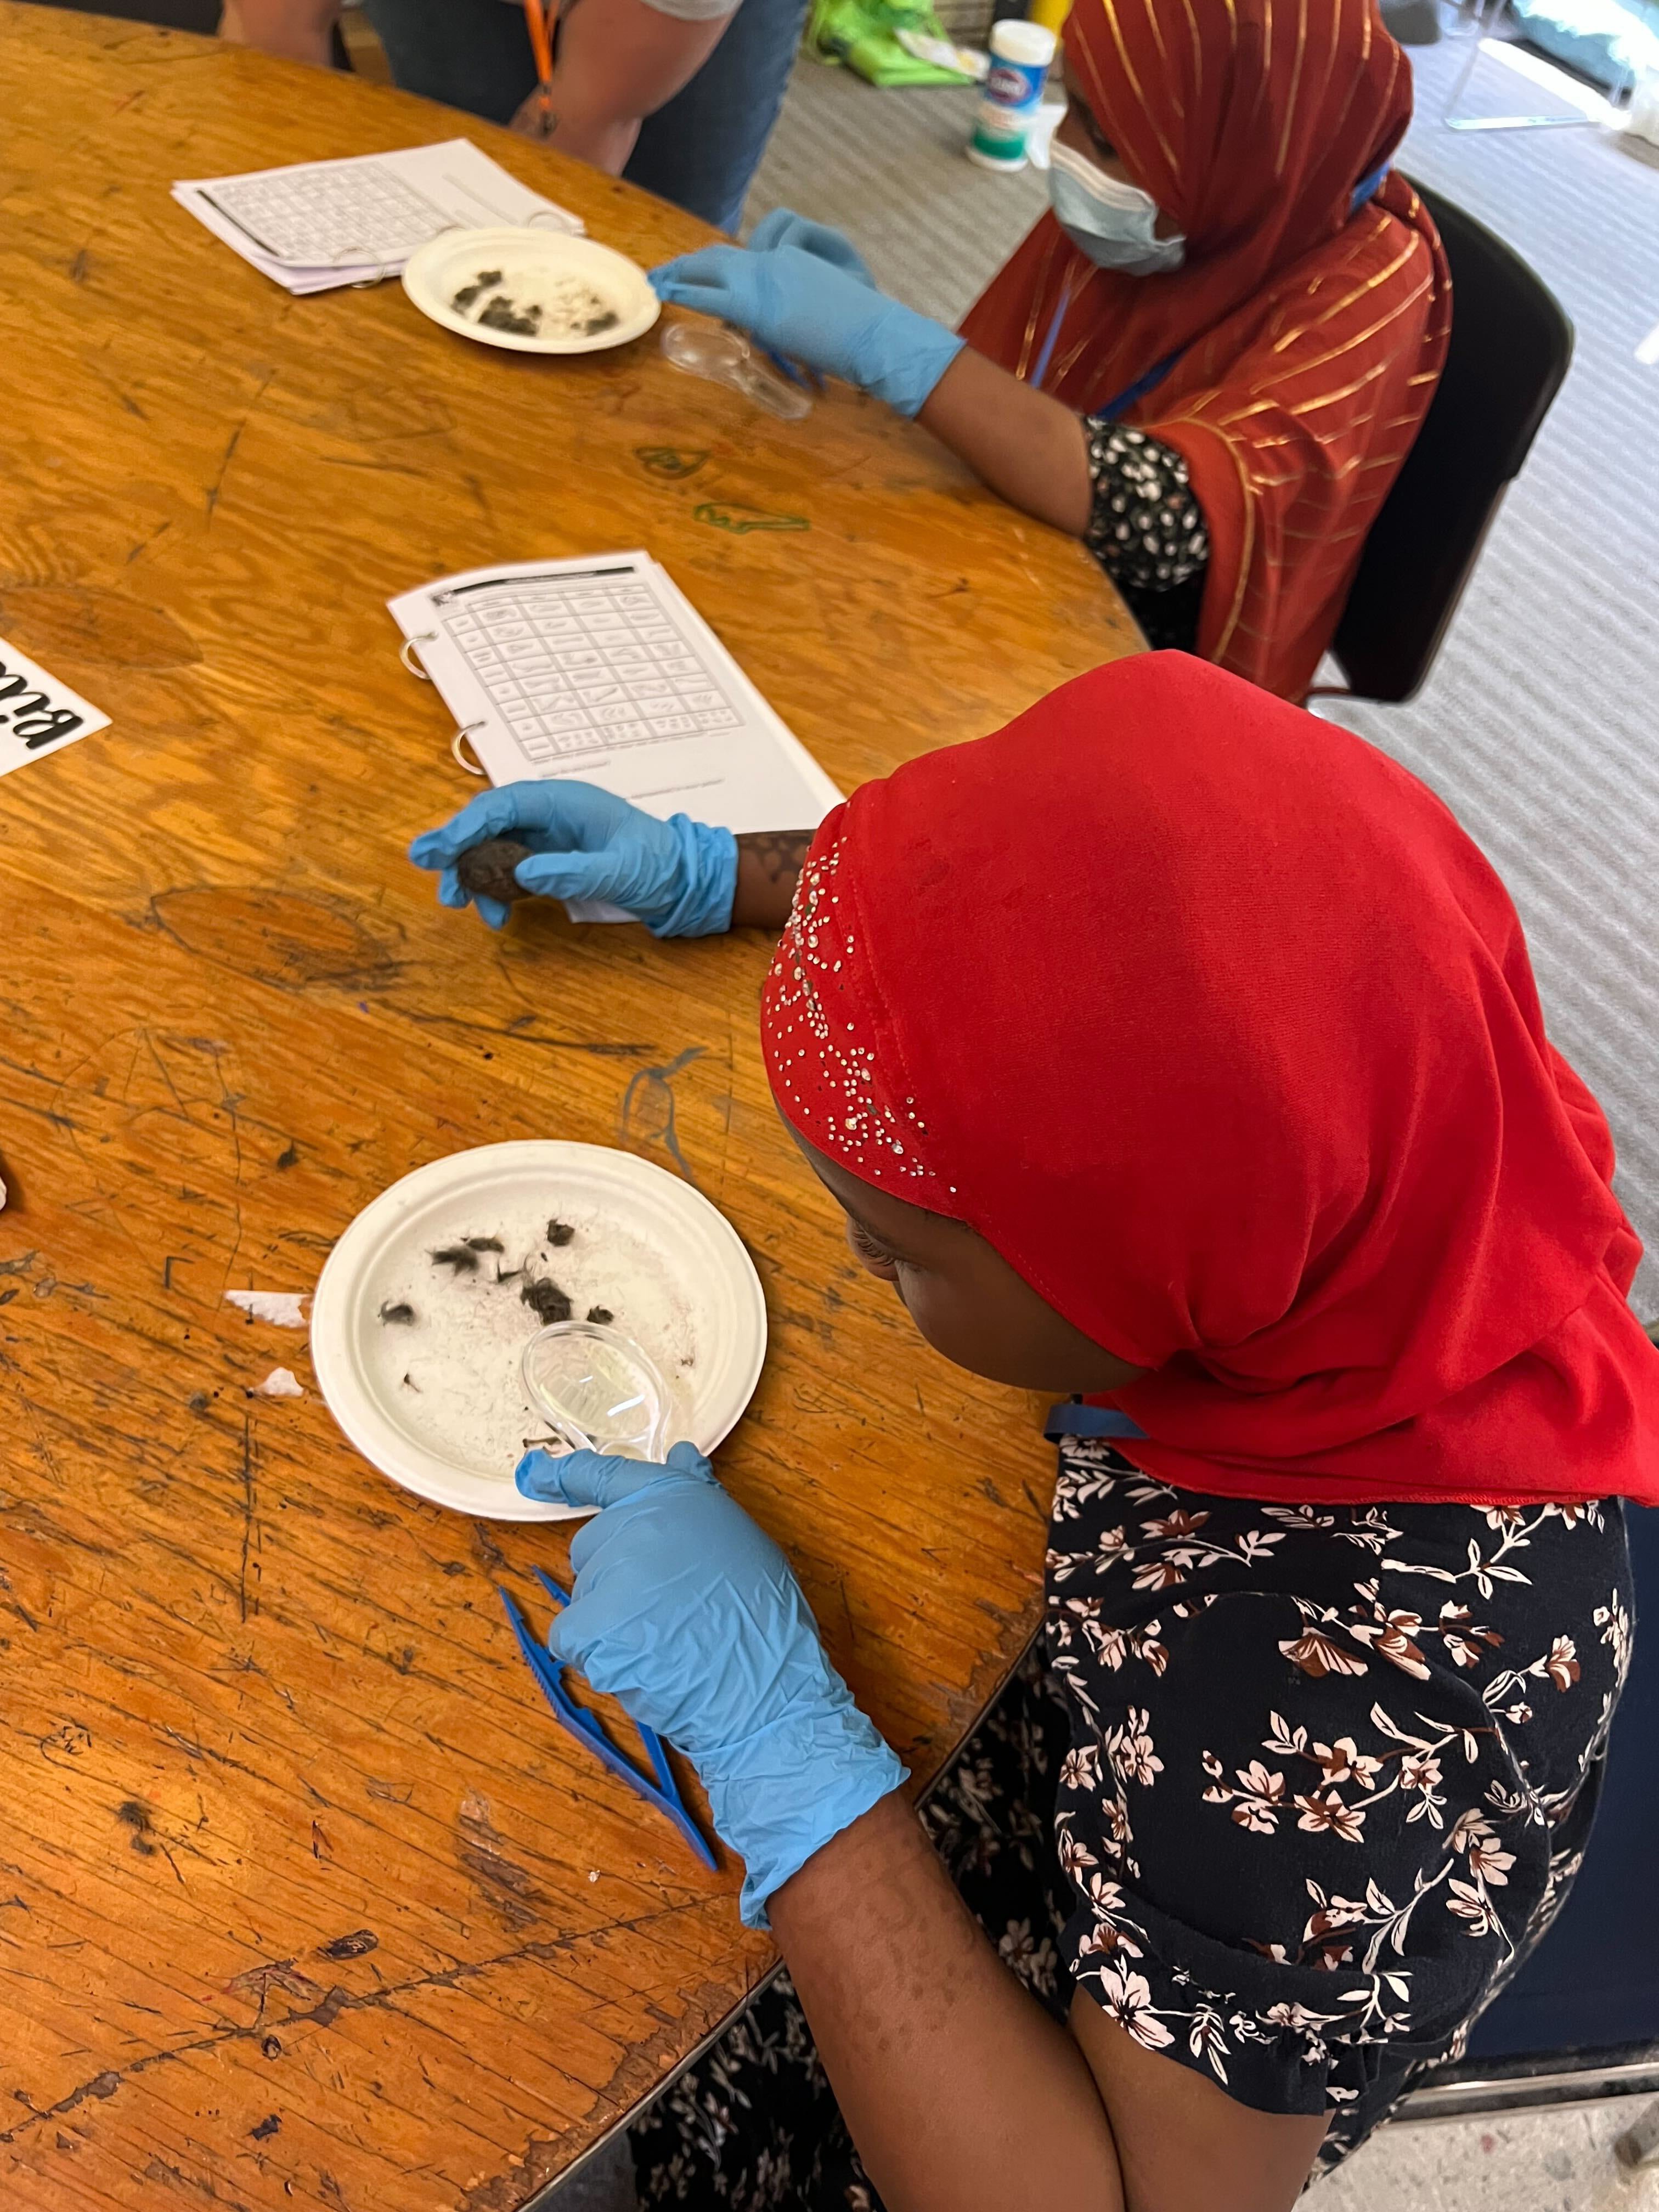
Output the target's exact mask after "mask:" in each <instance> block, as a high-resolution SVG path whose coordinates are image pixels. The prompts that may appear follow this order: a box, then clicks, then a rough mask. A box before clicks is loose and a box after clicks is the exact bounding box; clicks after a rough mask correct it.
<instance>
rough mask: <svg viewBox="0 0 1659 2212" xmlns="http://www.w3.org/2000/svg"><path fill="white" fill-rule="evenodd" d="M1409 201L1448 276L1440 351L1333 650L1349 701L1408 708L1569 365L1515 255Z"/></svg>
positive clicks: (1545, 295) (1459, 215)
mask: <svg viewBox="0 0 1659 2212" xmlns="http://www.w3.org/2000/svg"><path fill="white" fill-rule="evenodd" d="M1417 189H1418V191H1419V192H1420V193H1421V194H1422V196H1423V198H1424V200H1425V202H1426V204H1427V206H1428V210H1429V212H1430V214H1431V216H1433V217H1434V220H1435V222H1436V224H1437V226H1438V228H1439V232H1440V236H1441V240H1442V241H1443V244H1444V246H1445V249H1446V258H1447V260H1448V262H1449V264H1450V265H1451V275H1452V325H1451V344H1450V347H1449V350H1448V352H1447V355H1446V366H1445V368H1444V369H1443V372H1442V374H1441V378H1440V384H1439V387H1438V389H1437V391H1436V392H1435V395H1434V398H1433V400H1432V401H1431V404H1430V407H1429V411H1428V414H1427V415H1426V416H1425V418H1424V422H1423V427H1422V428H1421V429H1420V430H1419V432H1418V434H1417V441H1416V443H1415V444H1414V445H1413V447H1412V449H1411V451H1410V453H1408V454H1407V456H1406V460H1405V465H1404V466H1403V467H1402V468H1401V471H1400V474H1399V475H1398V477H1395V483H1394V488H1393V489H1392V490H1391V491H1390V492H1389V495H1388V497H1387V499H1386V500H1384V501H1383V505H1382V507H1381V508H1380V509H1379V510H1378V513H1377V517H1376V521H1375V522H1373V523H1372V525H1371V526H1370V532H1368V533H1367V536H1366V539H1365V550H1364V553H1363V554H1361V556H1360V559H1359V566H1358V569H1357V570H1356V571H1355V574H1354V580H1353V583H1352V586H1351V587H1350V589H1349V592H1348V599H1347V605H1346V606H1345V607H1344V608H1343V611H1342V619H1341V620H1340V622H1339V623H1338V624H1337V626H1336V635H1335V636H1334V638H1333V639H1332V641H1331V651H1332V653H1334V656H1335V658H1336V659H1337V660H1339V661H1340V663H1341V666H1342V672H1343V674H1344V676H1345V677H1346V679H1347V684H1348V688H1349V690H1351V691H1352V692H1353V693H1354V694H1355V695H1356V696H1358V697H1359V698H1362V699H1383V700H1388V701H1390V702H1398V701H1400V700H1402V699H1409V698H1410V697H1411V696H1412V694H1413V692H1414V691H1415V690H1417V688H1418V686H1419V684H1421V683H1422V681H1423V678H1425V676H1426V675H1427V673H1428V671H1429V665H1430V663H1431V661H1432V660H1433V659H1434V656H1435V654H1436V653H1437V652H1438V650H1439V647H1440V641H1441V639H1442V638H1443V636H1444V635H1445V634H1446V628H1447V625H1448V624H1449V622H1450V621H1451V618H1452V616H1453V614H1454V613H1455V611H1456V608H1457V603H1458V601H1459V599H1462V596H1463V587H1464V586H1465V585H1466V584H1467V583H1468V580H1469V575H1470V573H1471V571H1472V570H1473V568H1474V564H1475V561H1476V559H1477V557H1478V556H1479V554H1480V547H1481V544H1482V542H1483V540H1484V539H1485V538H1486V532H1487V530H1488V528H1489V527H1490V526H1491V523H1492V516H1493V515H1494V514H1495V513H1497V511H1498V502H1499V501H1500V500H1501V499H1502V498H1503V496H1504V489H1505V488H1506V487H1507V486H1508V484H1509V483H1510V479H1511V477H1515V476H1516V475H1518V474H1519V473H1520V469H1521V464H1522V461H1524V460H1525V459H1526V458H1527V452H1528V447H1530V446H1531V444H1532V441H1533V440H1534V437H1535V436H1536V435H1537V434H1538V426H1539V424H1540V423H1541V422H1542V421H1543V419H1544V417H1545V416H1546V415H1547V413H1548V411H1549V405H1550V402H1551V401H1552V400H1553V398H1554V397H1555V395H1556V392H1558V391H1559V388H1560V384H1561V380H1562V378H1563V377H1564V376H1565V374H1566V373H1567V363H1568V362H1569V361H1570V360H1571V358H1572V325H1571V323H1570V322H1569V321H1568V320H1567V318H1566V316H1565V314H1564V313H1562V310H1561V307H1560V303H1559V301H1557V299H1556V297H1555V295H1554V294H1553V292H1551V291H1550V290H1549V289H1548V287H1547V285H1545V284H1544V283H1542V282H1541V279H1540V278H1539V277H1538V276H1535V275H1534V272H1533V271H1532V270H1531V269H1529V268H1528V265H1527V264H1526V263H1525V262H1524V261H1523V260H1522V258H1521V257H1520V255H1519V254H1518V253H1516V252H1513V251H1512V250H1511V248H1510V247H1509V246H1505V245H1504V241H1503V240H1502V239H1501V238H1498V237H1495V236H1494V235H1493V234H1492V232H1491V231H1489V230H1488V229H1487V228H1486V225H1485V224H1484V223H1480V222H1476V221H1475V219H1474V216H1472V215H1466V214H1465V213H1464V211H1463V210H1462V208H1460V207H1457V206H1455V205H1454V204H1453V203H1452V202H1451V201H1450V200H1448V199H1443V198H1442V197H1441V196H1440V194H1439V193H1438V192H1431V191H1429V189H1428V187H1427V186H1426V185H1418V187H1417Z"/></svg>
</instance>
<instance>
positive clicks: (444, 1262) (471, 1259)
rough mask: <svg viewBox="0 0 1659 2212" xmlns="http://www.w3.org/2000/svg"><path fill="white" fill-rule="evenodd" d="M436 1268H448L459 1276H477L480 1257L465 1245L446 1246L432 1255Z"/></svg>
mask: <svg viewBox="0 0 1659 2212" xmlns="http://www.w3.org/2000/svg"><path fill="white" fill-rule="evenodd" d="M432 1264H433V1266H434V1267H448V1268H451V1269H453V1272H454V1273H456V1274H458V1275H476V1274H477V1272H478V1255H477V1253H476V1252H474V1251H471V1250H470V1249H468V1247H467V1246H466V1245H465V1244H446V1245H444V1246H442V1248H441V1249H440V1250H438V1251H436V1252H435V1253H434V1254H433V1255H432Z"/></svg>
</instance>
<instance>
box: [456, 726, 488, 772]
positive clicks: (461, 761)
mask: <svg viewBox="0 0 1659 2212" xmlns="http://www.w3.org/2000/svg"><path fill="white" fill-rule="evenodd" d="M481 729H483V723H482V722H468V723H466V724H465V726H463V727H462V728H460V729H459V730H457V731H456V732H455V734H454V736H453V738H451V739H450V741H449V750H450V751H451V752H452V753H453V755H454V757H455V762H456V765H457V766H458V767H459V768H464V769H465V770H466V772H467V774H468V775H477V776H483V775H487V774H488V773H489V771H488V770H487V769H482V768H480V767H479V765H478V757H477V754H476V753H475V752H474V751H473V750H472V748H471V745H470V744H467V738H469V736H470V735H471V732H473V731H474V730H481Z"/></svg>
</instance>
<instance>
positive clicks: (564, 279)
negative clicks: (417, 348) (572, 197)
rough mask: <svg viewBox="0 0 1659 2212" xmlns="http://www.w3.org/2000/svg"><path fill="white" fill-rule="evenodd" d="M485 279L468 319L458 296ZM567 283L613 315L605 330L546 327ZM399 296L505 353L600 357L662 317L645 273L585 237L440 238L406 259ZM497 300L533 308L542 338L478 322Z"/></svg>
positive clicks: (528, 233)
mask: <svg viewBox="0 0 1659 2212" xmlns="http://www.w3.org/2000/svg"><path fill="white" fill-rule="evenodd" d="M489 275H494V276H496V278H497V280H498V281H497V282H496V283H494V284H492V285H490V286H489V287H488V288H487V289H485V290H484V291H483V292H482V293H480V295H478V297H477V300H475V301H472V302H471V311H470V312H468V311H466V310H464V309H462V308H459V307H456V306H455V304H454V301H455V298H456V295H457V294H458V293H462V292H465V290H466V289H467V288H468V287H469V286H471V285H473V284H476V283H477V282H478V280H479V278H480V277H481V276H489ZM572 279H575V280H577V281H578V282H580V283H582V284H584V285H586V286H587V287H588V288H589V289H591V290H592V291H593V292H595V293H597V294H598V295H599V298H600V299H601V300H602V301H604V302H605V307H607V308H609V309H610V310H611V313H613V314H614V315H616V317H617V320H616V321H615V322H614V323H612V324H611V325H610V326H609V328H608V329H605V330H603V331H592V333H591V334H584V333H582V332H580V331H564V332H561V331H559V330H556V329H554V328H552V327H550V325H548V323H547V320H546V318H547V316H548V314H549V313H550V311H551V310H552V309H553V308H554V307H556V304H557V297H558V288H559V287H560V286H561V285H562V284H565V283H569V282H570V281H571V280H572ZM404 291H405V292H407V293H408V295H409V296H410V299H411V300H412V301H414V302H415V304H416V307H418V308H419V309H420V311H421V313H422V314H423V315H429V316H430V317H431V318H432V320H433V321H434V322H435V323H441V324H442V325H443V326H444V328H445V329H446V330H447V331H459V333H460V335H461V336H462V337H467V338H477V340H478V342H479V343H480V344H481V345H493V346H504V347H505V348H506V349H507V351H508V352H509V353H603V352H604V351H605V348H606V347H607V346H619V345H626V344H627V343H629V340H630V339H631V338H637V337H643V335H644V334H645V332H646V331H648V330H649V329H650V327H651V325H653V323H654V322H655V321H656V319H657V317H658V316H659V314H660V313H661V312H662V303H661V301H659V299H658V297H657V295H656V294H655V293H654V292H653V290H652V289H651V287H650V285H649V284H648V283H647V282H646V276H645V271H644V270H643V269H641V267H640V265H639V264H638V263H637V262H635V261H630V260H629V258H628V257H627V255H626V254H623V253H617V252H612V250H611V247H610V246H600V245H599V244H598V243H596V241H595V240H592V239H591V238H571V237H568V236H567V235H566V234H564V233H562V232H561V231H554V230H537V229H534V228H526V229H500V230H442V231H440V232H439V234H438V235H437V236H436V237H435V238H429V239H428V240H427V241H426V244H425V245H424V246H417V247H416V250H415V252H413V253H412V254H410V258H409V260H408V263H407V264H406V265H405V267H404ZM498 294H499V295H505V296H506V297H507V299H509V300H510V301H513V303H514V304H515V305H520V306H525V307H527V306H530V305H532V304H538V305H540V307H542V311H543V317H544V325H543V329H542V331H541V332H540V333H538V335H536V336H534V337H531V336H527V335H526V334H525V333H523V332H521V331H509V330H492V329H490V328H489V327H488V326H487V325H484V324H482V323H480V322H478V321H477V313H478V310H479V308H480V307H483V306H485V305H487V304H488V302H489V300H490V299H491V298H493V297H495V295H498Z"/></svg>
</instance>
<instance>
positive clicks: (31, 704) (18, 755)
mask: <svg viewBox="0 0 1659 2212" xmlns="http://www.w3.org/2000/svg"><path fill="white" fill-rule="evenodd" d="M108 727H109V716H108V715H107V714H100V713H99V711H98V709H97V708H96V707H94V706H93V705H92V704H91V703H90V702H89V701H88V700H85V699H83V698H82V696H81V695H80V693H79V692H78V691H71V690H70V688H69V685H68V684H60V683H59V682H58V678H56V677H55V676H48V675H47V673H46V670H45V669H44V668H42V667H41V665H40V663H39V661H36V660H31V659H29V657H28V655H27V653H25V652H23V651H22V650H21V647H18V646H15V645H11V644H9V643H8V642H7V641H6V640H5V639H4V638H3V637H0V775H10V774H11V772H12V770H13V769H15V768H27V766H28V764H29V763H30V762H31V761H37V760H44V759H45V757H46V755H47V754H48V753H57V752H62V750H64V746H65V745H67V744H73V743H74V741H75V739H76V738H85V737H89V736H90V735H91V734H92V732H93V731H94V730H106V729H107V728H108Z"/></svg>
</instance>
